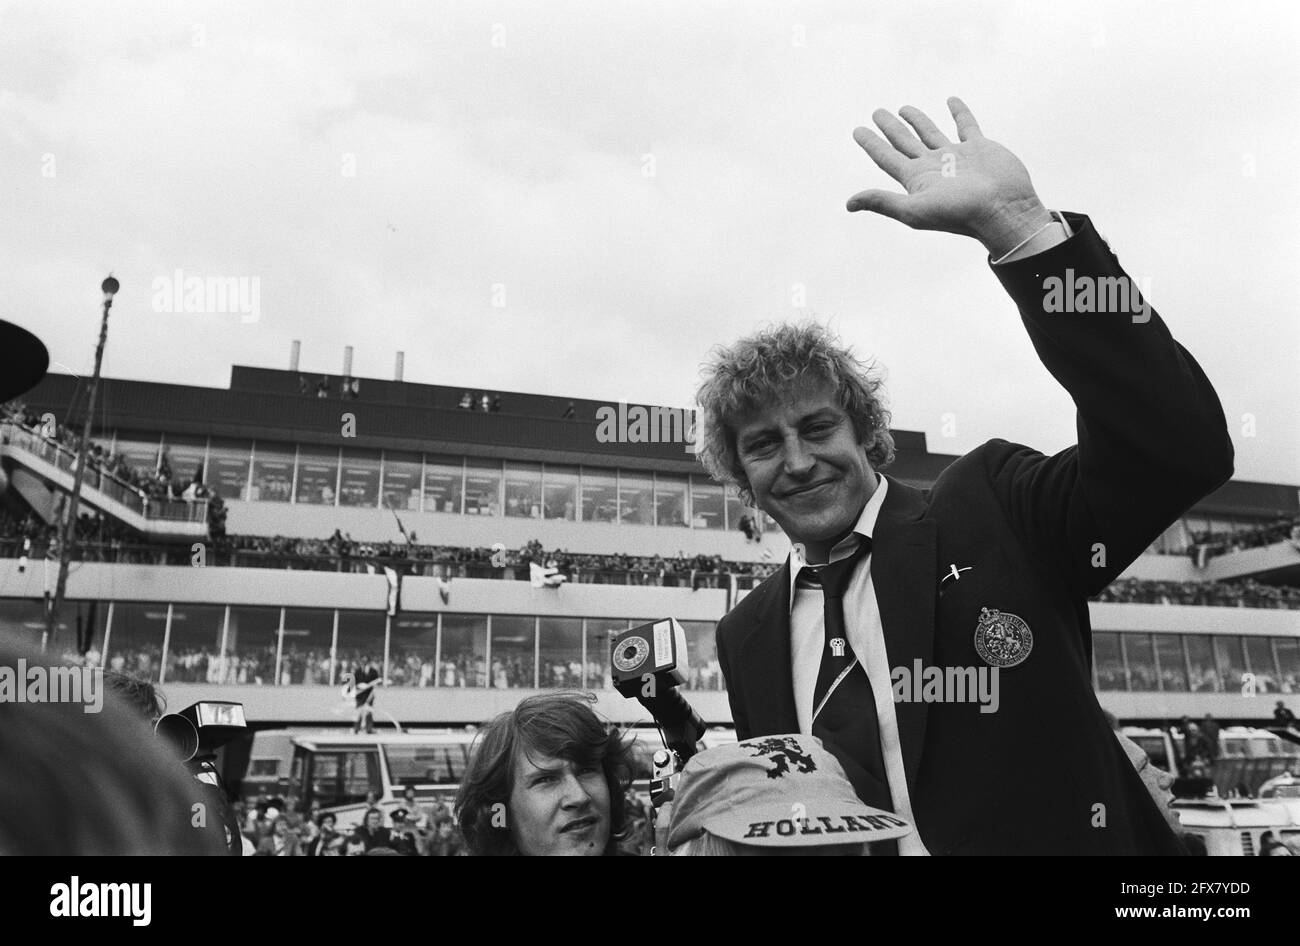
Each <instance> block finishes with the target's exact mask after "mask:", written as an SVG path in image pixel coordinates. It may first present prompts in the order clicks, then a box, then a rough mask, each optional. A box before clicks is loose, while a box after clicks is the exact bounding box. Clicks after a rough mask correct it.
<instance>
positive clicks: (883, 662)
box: [790, 474, 930, 856]
mask: <svg viewBox="0 0 1300 946" xmlns="http://www.w3.org/2000/svg"><path fill="white" fill-rule="evenodd" d="M877 476H878V479H879V481H880V485H879V486H877V487H876V491H875V492H874V493H872V494H871V499H869V500H868V501H867V504H866V506H864V507H863V508H862V515H860V516H858V521H857V524H856V525H854V527H853V535H850V536H847V537H845V538H844V539H843V540H842V541H840V542H839V543H838V544H837V545H836V546H835V547H834V548H833V549H831V561H832V562H837V561H839V560H840V559H843V558H848V557H849V556H850V555H852V554H853V550H854V549H856V548H857V546H858V542H859V539H858V538H857V537H858V536H865V537H867V538H870V537H871V533H872V531H873V530H874V529H875V527H876V517H877V516H878V515H879V514H880V507H881V506H882V505H883V504H884V502H885V494H886V493H887V492H888V490H889V481H888V480H886V479H885V478H884V477H883V476H879V474H877ZM873 555H874V553H873ZM873 555H868V556H867V557H866V558H864V559H863V560H862V564H861V565H860V566H858V568H857V570H856V571H855V572H854V573H853V577H852V578H851V579H850V580H849V585H848V587H847V588H846V589H845V591H844V626H845V630H846V631H847V633H848V638H849V646H850V647H852V648H853V653H854V654H856V655H857V657H858V661H859V662H860V663H861V664H862V667H863V669H864V670H866V672H867V679H868V680H870V681H871V690H872V693H873V694H874V695H875V698H876V719H877V721H878V722H879V725H880V747H881V749H882V751H883V753H884V757H885V774H886V775H887V777H888V778H889V794H890V796H891V797H892V798H893V801H894V813H895V814H897V815H898V816H899V817H900V818H906V819H907V820H908V821H910V822H911V823H912V824H913V825H915V824H916V819H915V818H914V817H913V816H912V801H911V798H910V796H909V795H908V792H907V774H906V771H905V769H904V768H903V749H902V743H901V742H900V741H899V738H898V719H897V717H896V716H895V715H894V698H893V694H894V688H893V681H892V680H891V678H890V668H889V655H888V653H887V652H886V649H885V631H884V628H883V626H882V625H881V623H880V605H879V603H878V602H877V601H876V588H875V585H874V583H873V582H872V579H871V560H872V558H873ZM807 564H808V563H807V562H806V561H805V560H804V548H803V546H802V545H800V544H798V543H796V544H795V546H794V548H793V550H792V551H791V552H790V661H791V668H790V669H791V670H792V671H793V676H794V704H795V710H796V712H797V713H798V716H799V732H801V733H803V734H805V735H812V718H813V692H814V690H815V689H816V688H817V674H818V672H819V671H820V669H821V662H822V648H824V647H825V646H826V612H825V607H824V603H823V598H822V592H821V589H820V588H799V587H798V586H797V585H796V584H795V579H796V578H797V577H798V575H799V570H800V569H801V568H804V567H805V566H806V565H807ZM898 853H899V854H901V855H913V856H915V855H922V856H925V855H928V854H929V853H930V852H929V851H927V850H926V849H925V845H924V844H922V843H921V837H920V834H919V833H918V832H916V831H913V832H912V833H911V834H909V835H907V836H906V837H903V838H900V839H899V841H898Z"/></svg>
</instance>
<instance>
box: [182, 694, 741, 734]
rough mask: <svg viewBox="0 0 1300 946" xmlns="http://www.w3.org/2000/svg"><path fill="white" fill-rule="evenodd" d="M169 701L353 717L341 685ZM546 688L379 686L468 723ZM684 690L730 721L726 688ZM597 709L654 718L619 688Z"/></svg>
mask: <svg viewBox="0 0 1300 946" xmlns="http://www.w3.org/2000/svg"><path fill="white" fill-rule="evenodd" d="M163 689H164V690H165V691H166V694H167V702H168V705H169V706H171V707H172V708H174V709H184V708H185V707H186V706H189V705H190V704H191V703H193V702H195V701H196V700H234V701H236V702H239V703H243V704H244V713H245V716H246V717H247V719H248V721H249V723H250V725H252V724H258V723H265V722H270V721H275V722H278V723H284V724H286V725H288V724H294V723H307V724H310V723H350V722H351V720H352V705H353V704H352V701H350V700H344V699H343V698H342V696H341V691H340V689H339V688H338V687H320V686H311V687H308V686H299V687H255V686H242V687H240V686H235V687H229V686H226V687H222V686H210V685H208V684H201V683H176V684H170V683H169V684H167V685H166V686H165V687H164V688H163ZM543 692H554V691H544V690H523V689H519V690H495V689H477V688H474V687H465V688H451V689H443V688H438V687H429V688H425V689H420V688H414V687H391V688H389V689H384V690H380V691H379V693H378V695H377V696H376V697H375V705H376V707H377V708H378V709H379V710H380V711H382V712H381V713H380V714H379V719H380V720H381V721H383V720H384V719H385V717H384V715H383V714H384V713H391V714H392V715H393V716H394V717H396V718H397V719H399V720H401V721H402V723H403V724H404V725H408V726H414V725H425V726H429V725H454V726H460V725H466V724H470V723H482V722H484V721H486V720H489V719H491V718H492V717H493V716H495V715H497V714H498V713H503V712H506V711H507V710H511V709H514V708H515V705H516V704H517V703H518V702H519V701H520V700H521V699H523V698H524V697H526V696H531V695H533V694H536V693H543ZM682 694H683V695H684V696H685V697H686V699H687V700H688V701H689V702H690V704H691V705H692V706H693V707H695V711H696V712H697V713H699V714H700V718H702V719H703V720H704V721H705V722H706V723H708V724H709V725H729V724H730V723H731V710H730V709H729V708H728V706H727V695H726V693H721V692H716V691H709V692H706V691H689V690H683V691H682ZM597 699H598V702H597V704H596V711H597V712H598V713H600V714H601V715H603V716H604V717H605V718H607V719H610V720H612V721H614V722H617V723H623V724H631V723H649V722H651V719H650V714H649V713H647V712H646V711H645V710H644V709H643V708H642V707H641V704H640V703H638V702H637V701H636V700H634V699H625V698H624V697H623V696H621V695H620V694H619V693H618V692H617V691H614V690H601V691H599V692H598V693H597Z"/></svg>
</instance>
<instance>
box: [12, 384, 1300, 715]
mask: <svg viewBox="0 0 1300 946" xmlns="http://www.w3.org/2000/svg"><path fill="white" fill-rule="evenodd" d="M22 400H23V402H24V405H25V407H26V410H27V411H28V416H29V417H31V416H32V415H35V416H36V417H37V418H38V419H39V421H38V423H37V426H36V429H31V428H28V427H24V426H23V425H21V424H16V423H12V422H10V423H6V424H5V425H4V427H3V437H2V438H0V439H2V440H3V443H2V445H0V465H2V467H3V473H4V476H3V481H2V484H0V485H3V488H4V492H3V494H2V495H3V498H4V502H5V504H6V507H7V509H8V514H9V515H10V516H13V517H21V516H27V515H31V516H34V517H35V518H36V519H39V520H44V521H46V522H49V521H51V520H52V519H53V518H54V517H55V516H56V515H57V513H58V510H59V509H60V508H61V504H62V502H63V500H64V498H65V497H66V496H67V495H68V494H69V492H70V491H71V488H72V480H73V468H74V465H75V455H74V454H73V452H72V451H71V450H69V449H67V448H66V447H63V446H60V445H59V444H58V443H57V442H56V441H57V435H56V434H53V430H54V425H58V426H60V427H63V426H66V427H67V428H70V429H73V430H77V431H79V430H80V429H81V426H82V424H84V420H85V401H86V392H85V383H84V381H81V380H79V379H77V378H75V377H72V376H67V375H59V374H51V375H49V376H47V377H46V378H45V379H44V380H43V381H42V382H41V383H40V384H39V385H38V386H37V387H36V388H35V389H34V390H32V391H31V392H29V393H28V394H27V395H26V396H25V397H24V398H23V399H22ZM484 407H486V410H485V409H484ZM635 407H636V406H634V405H633V406H626V407H621V406H620V405H618V404H609V403H601V402H596V401H589V400H579V399H569V398H565V397H552V396H542V395H534V394H526V393H514V392H506V391H489V392H483V391H465V390H462V389H459V388H451V387H444V386H438V385H426V384H415V383H409V382H406V381H403V380H400V376H399V380H394V381H382V380H375V379H369V378H366V379H355V378H351V377H346V376H342V375H326V376H321V375H317V374H311V375H304V374H301V373H299V371H297V370H296V369H291V370H270V369H265V368H254V367H244V366H236V367H234V368H233V369H232V372H231V379H230V386H229V388H226V389H217V388H207V387H197V386H188V385H176V384H161V383H154V382H145V381H133V380H122V379H105V380H104V381H102V382H101V385H100V390H99V403H98V405H97V407H96V410H95V417H94V418H93V432H94V433H93V436H94V439H95V441H96V442H97V443H98V444H99V445H100V446H101V447H102V449H103V451H104V455H105V456H107V455H108V453H115V454H117V455H119V456H120V457H122V458H123V460H124V461H125V462H126V464H127V465H129V466H130V467H132V468H134V469H135V470H137V471H144V473H145V474H146V475H149V474H151V473H153V472H155V471H158V470H159V469H164V470H165V471H169V472H170V475H171V477H172V478H173V479H174V480H179V481H180V482H182V483H184V482H188V481H190V480H193V479H197V480H201V481H202V482H203V483H204V484H205V485H206V487H207V488H208V490H210V491H211V493H212V494H214V495H215V496H218V497H220V499H221V501H222V504H223V505H224V510H225V531H226V533H227V535H228V536H229V537H230V538H232V539H235V540H238V541H235V542H234V543H233V545H228V544H226V543H222V542H215V541H213V539H212V538H211V537H210V535H209V521H208V520H209V509H208V506H209V501H207V500H204V499H203V498H197V499H179V498H159V497H150V496H147V495H144V494H143V493H141V492H140V491H139V490H138V489H135V488H134V487H132V486H131V485H130V484H129V483H126V482H124V481H123V479H122V478H121V477H120V476H110V475H108V474H107V473H105V472H103V471H102V470H100V469H95V470H92V471H91V472H90V473H89V474H88V475H87V477H86V480H85V484H84V486H83V489H82V497H81V503H82V507H81V508H82V510H83V511H86V512H89V513H92V514H95V515H97V516H99V517H100V518H101V519H102V520H104V521H107V522H110V523H111V524H112V525H113V528H114V530H116V533H115V534H116V535H117V537H115V538H113V539H112V540H111V541H104V542H101V543H99V544H98V545H95V544H94V543H90V544H84V545H85V547H83V548H79V549H78V550H77V552H76V554H75V555H74V562H73V565H72V569H71V573H70V577H69V581H68V593H67V600H66V603H65V605H64V608H63V609H62V614H61V624H60V627H59V628H58V629H57V631H56V638H55V641H54V642H53V645H52V649H53V650H56V651H58V652H59V653H62V652H64V651H66V650H71V649H73V648H74V647H75V648H76V649H79V650H81V651H82V652H88V653H90V654H91V656H92V658H93V659H97V660H99V661H100V662H101V663H102V664H103V665H104V666H111V667H118V668H122V669H125V670H129V671H132V672H137V673H142V674H147V675H149V676H150V677H151V678H152V679H153V680H155V681H156V682H158V683H159V684H161V688H162V690H163V692H164V693H165V695H166V698H167V701H168V703H169V705H170V706H172V707H173V708H179V707H183V706H186V705H188V704H189V703H191V702H193V701H194V700H197V699H222V700H236V701H239V702H242V703H243V704H244V705H245V707H246V712H247V716H248V719H249V722H250V724H252V725H255V726H259V727H271V726H286V725H287V726H298V725H321V724H324V725H339V726H341V725H347V724H349V723H350V722H351V709H350V706H351V704H350V703H349V702H348V701H347V700H346V699H344V698H343V697H342V696H341V693H340V689H341V687H342V684H343V681H344V676H345V674H346V673H347V672H348V671H349V670H350V669H351V668H352V667H353V666H355V665H356V664H357V663H358V662H359V661H361V660H363V659H365V658H367V657H373V658H374V659H375V660H376V662H378V663H380V664H381V665H382V668H383V669H382V674H383V677H384V679H385V680H386V686H384V687H383V688H382V689H381V690H380V692H379V694H378V698H377V707H378V709H379V710H380V711H381V713H380V718H381V720H382V719H383V718H384V717H385V716H389V715H391V716H392V717H393V718H396V719H398V720H400V721H401V722H402V723H403V724H405V725H416V726H443V725H451V726H459V725H465V724H472V723H479V722H481V721H483V720H484V719H486V718H488V717H490V716H492V715H494V714H495V713H497V712H500V711H502V710H505V709H509V708H511V707H513V706H514V705H515V703H516V702H517V701H518V700H519V699H520V698H521V697H522V696H524V695H526V694H529V693H533V692H537V691H538V690H544V689H550V688H561V687H562V688H573V689H586V690H593V691H595V692H596V693H597V694H598V698H599V705H598V709H599V711H600V712H602V713H603V714H605V715H606V716H608V717H609V718H611V719H615V720H619V721H623V722H634V721H642V722H644V721H646V720H647V719H648V717H646V716H645V714H644V712H643V711H642V710H641V708H640V707H639V705H637V704H636V703H635V701H632V700H626V699H624V698H623V697H621V696H620V695H619V694H618V693H616V692H615V691H614V690H613V689H612V688H611V687H610V686H609V677H608V667H607V664H608V651H609V635H610V633H611V631H613V630H621V629H625V628H627V627H629V626H631V625H633V624H636V623H642V622H646V621H649V620H654V619H659V618H664V617H673V618H676V619H677V620H678V621H680V622H681V624H682V625H683V627H684V628H685V630H686V634H687V651H688V654H687V656H688V659H689V669H688V670H687V671H686V677H687V681H686V684H685V695H686V696H687V698H688V699H689V700H690V701H691V703H692V704H693V705H694V706H695V708H696V709H697V710H698V711H699V713H700V714H701V716H703V718H704V719H705V720H706V721H707V722H709V723H710V724H719V725H726V724H729V723H730V713H729V710H728V706H727V699H726V693H725V690H724V685H725V684H724V681H723V680H722V678H721V674H720V672H719V670H718V663H717V660H716V654H715V651H714V643H713V635H714V628H715V625H716V622H717V621H718V619H719V618H720V617H721V616H722V615H723V614H725V613H726V611H727V610H728V608H729V607H730V606H731V604H733V603H734V602H735V600H737V599H738V597H739V596H740V595H743V594H744V593H745V591H746V590H747V589H748V588H749V587H752V585H753V584H754V582H755V581H757V580H758V579H757V578H756V577H754V574H753V573H757V574H763V573H766V572H767V571H770V570H771V569H772V568H774V567H775V566H778V565H779V564H780V563H781V562H782V561H783V559H784V558H785V556H786V555H787V553H788V551H789V544H788V542H787V541H786V540H785V538H784V537H783V535H782V534H781V532H780V531H779V530H778V529H777V528H776V527H775V526H774V525H773V524H772V523H771V522H770V521H768V520H766V519H765V518H764V517H763V516H761V515H759V514H757V512H756V511H755V510H752V509H746V508H745V507H744V506H743V505H742V504H741V502H740V501H739V500H738V499H736V498H735V497H734V496H730V495H727V494H724V491H723V489H722V488H721V487H720V486H718V485H717V484H715V483H713V482H712V481H711V480H710V479H709V478H708V476H707V475H705V474H704V472H703V469H702V467H701V466H700V465H699V463H698V461H697V460H696V459H695V457H694V455H693V453H692V452H691V449H690V446H689V444H688V443H685V442H683V441H684V439H686V438H683V437H681V436H679V435H678V434H677V433H676V432H675V431H672V430H670V429H669V424H668V418H670V416H671V415H672V412H671V411H660V412H658V413H654V412H651V411H646V412H645V414H646V416H651V417H652V418H660V417H661V418H663V419H664V422H663V424H662V425H660V424H658V423H656V424H655V425H654V427H655V431H654V432H653V433H652V432H650V431H648V430H644V431H642V432H641V433H640V434H639V435H637V434H631V435H629V433H630V430H629V429H625V427H626V426H627V425H622V426H620V427H619V432H620V434H622V436H612V437H611V436H609V435H608V434H609V428H608V425H606V426H605V427H604V428H602V423H601V419H602V418H604V419H606V420H607V419H608V418H609V417H610V416H611V411H612V412H613V414H614V415H618V412H619V411H620V410H622V411H624V412H625V414H626V416H629V417H636V416H637V412H636V411H635V409H634V408H635ZM661 426H662V429H661ZM44 434H52V436H45V435H44ZM647 434H648V436H647ZM655 434H659V435H658V436H656V435H655ZM894 437H895V441H896V445H897V460H896V461H895V462H894V464H893V465H892V466H891V467H889V468H888V469H887V470H886V472H887V473H888V474H889V475H891V476H893V477H895V478H896V479H899V480H902V481H904V482H906V483H909V484H911V485H914V486H918V487H922V488H924V487H926V486H928V485H929V484H930V483H932V482H933V481H934V480H935V478H936V477H937V476H938V475H939V474H940V473H941V472H942V471H943V469H944V468H945V467H946V466H947V465H948V464H949V463H950V462H952V461H953V460H954V459H956V457H955V456H953V455H950V454H945V453H941V452H932V451H931V450H930V448H929V445H928V444H927V442H926V437H925V435H924V434H922V433H917V432H912V431H904V430H896V431H894ZM1298 492H1300V491H1298V490H1297V488H1296V487H1295V486H1294V485H1291V484H1270V483H1254V482H1241V481H1232V482H1229V483H1228V484H1226V485H1225V486H1223V487H1222V488H1220V489H1219V490H1218V491H1216V492H1215V493H1214V494H1213V495H1211V496H1209V497H1207V498H1206V499H1205V500H1203V501H1202V502H1200V503H1198V504H1197V505H1196V506H1195V507H1194V508H1193V509H1191V510H1190V511H1189V512H1188V513H1187V515H1186V516H1185V517H1184V519H1183V520H1182V521H1180V522H1179V523H1176V524H1175V525H1174V526H1173V527H1172V528H1170V529H1169V530H1168V531H1167V532H1166V533H1165V534H1164V535H1163V536H1161V537H1160V538H1159V539H1158V540H1157V542H1156V543H1155V544H1154V545H1153V546H1152V548H1151V549H1150V550H1149V552H1148V554H1146V555H1143V556H1142V557H1141V558H1140V559H1139V560H1138V561H1136V562H1135V563H1133V565H1132V566H1130V568H1129V569H1128V571H1127V572H1126V573H1125V576H1124V577H1126V578H1137V579H1143V580H1148V581H1159V582H1190V581H1198V582H1203V581H1215V582H1230V581H1231V582H1236V581H1242V580H1245V579H1254V580H1255V581H1258V582H1261V583H1264V584H1267V585H1274V586H1300V547H1298V545H1297V543H1296V542H1295V541H1293V540H1291V539H1290V538H1283V539H1279V540H1278V541H1275V542H1270V543H1268V544H1265V545H1262V546H1260V547H1253V548H1248V549H1243V550H1240V551H1229V552H1227V553H1226V554H1221V555H1216V556H1214V557H1212V558H1209V559H1208V561H1205V562H1197V561H1195V560H1194V556H1192V555H1190V554H1187V553H1188V549H1189V547H1190V543H1191V536H1192V535H1193V534H1194V533H1200V532H1205V531H1213V532H1223V531H1229V530H1233V529H1248V528H1253V527H1256V526H1261V525H1267V524H1270V523H1274V522H1276V521H1278V520H1279V519H1290V520H1293V521H1294V520H1295V518H1296V516H1297V514H1300V504H1298V502H1297V495H1298ZM743 529H748V531H749V535H747V534H746V531H742V530H743ZM336 533H337V534H338V536H339V537H340V539H348V540H350V545H349V546H348V548H349V550H350V551H349V554H348V555H346V556H337V555H334V554H333V553H332V551H331V550H332V549H333V550H336V549H337V548H338V546H330V545H329V544H328V542H329V540H330V538H331V537H332V536H335V535H336ZM123 535H125V536H128V538H125V539H123V538H122V537H121V536H123ZM254 538H256V539H257V541H253V539H254ZM291 540H300V541H299V543H298V545H297V548H296V550H295V549H294V546H293V545H292V543H291ZM528 543H540V547H541V548H542V549H544V550H546V551H547V552H548V553H550V552H554V551H555V550H564V551H565V552H567V553H573V554H575V555H581V556H615V555H625V556H629V557H631V558H632V559H633V560H634V561H633V563H631V564H627V565H626V567H624V568H622V569H619V570H617V571H609V570H608V569H602V568H593V567H589V566H580V567H578V568H577V570H576V571H575V572H573V573H572V574H571V575H570V580H568V581H566V582H564V583H562V584H559V585H558V586H552V585H550V584H545V583H544V584H543V585H542V586H541V587H538V586H537V585H536V584H535V583H534V582H532V581H530V580H528V579H529V574H530V570H529V568H528V566H527V565H524V564H521V563H520V562H519V560H518V558H517V556H516V554H515V553H516V550H518V549H520V548H521V547H522V546H524V545H526V544H528ZM0 546H2V547H3V551H2V555H3V557H0V627H3V628H5V629H8V630H10V631H13V632H16V633H18V634H20V635H25V636H27V637H28V638H29V639H30V640H31V641H32V642H33V643H35V644H37V645H39V644H40V643H41V640H42V632H43V630H44V620H43V617H42V615H43V597H44V595H45V593H46V591H47V589H49V588H51V587H52V582H53V579H52V574H53V565H52V564H51V563H49V562H48V561H45V560H43V558H44V552H43V550H41V549H40V548H39V544H38V546H37V547H34V548H31V549H28V550H27V551H28V552H29V555H28V556H27V557H23V552H24V549H23V543H22V540H21V538H19V537H17V536H13V535H11V536H10V537H8V538H6V539H4V540H3V542H2V543H0ZM431 546H437V547H440V548H442V549H444V550H445V549H460V550H464V553H463V554H459V555H450V556H448V555H447V554H442V555H441V556H439V555H434V554H432V553H427V552H421V551H419V550H422V549H427V548H428V547H431ZM493 547H496V548H497V549H498V554H497V555H496V556H490V555H489V554H488V553H487V552H484V551H482V550H490V549H492V548H493ZM303 548H307V549H309V551H308V553H307V554H303V552H302V550H303ZM411 549H415V550H416V551H415V552H414V553H411V551H410V550H411ZM500 549H504V550H507V551H508V553H509V554H508V555H507V554H505V553H501V552H499V550H500ZM471 550H479V551H477V552H473V551H471ZM313 552H315V553H320V554H313ZM326 553H329V554H326ZM654 556H659V557H660V558H661V559H663V560H666V561H667V562H669V563H671V562H675V561H680V560H686V561H687V562H697V561H699V559H698V557H701V556H702V557H705V558H709V559H714V558H718V557H720V559H721V560H723V561H725V562H727V563H732V565H731V566H729V568H728V571H727V572H723V573H719V572H717V571H709V570H708V569H707V568H705V567H699V568H694V567H691V566H690V565H686V566H678V567H672V566H671V565H668V566H665V565H662V564H660V563H659V562H658V561H657V560H654ZM385 565H389V566H391V567H393V568H394V570H395V571H397V572H400V573H401V575H402V579H401V589H400V606H399V607H396V608H394V607H393V604H394V602H393V601H391V600H390V580H389V578H388V577H387V576H386V575H385V573H384V566H385ZM736 572H740V573H741V574H739V575H738V576H737V575H736V574H735V573H736ZM509 579H515V580H509ZM1090 609H1091V616H1092V626H1093V629H1094V667H1093V672H1094V675H1095V685H1096V687H1097V689H1098V691H1099V695H1100V697H1101V700H1102V703H1103V705H1104V706H1105V707H1106V708H1108V709H1110V710H1111V711H1112V712H1114V713H1115V714H1116V715H1117V716H1118V717H1120V718H1121V719H1122V720H1124V721H1126V722H1128V721H1132V722H1141V721H1155V720H1168V719H1171V718H1174V719H1176V718H1178V717H1181V716H1183V715H1191V716H1193V717H1198V718H1199V717H1200V716H1203V715H1204V714H1205V713H1207V712H1210V713H1213V714H1214V715H1215V716H1216V717H1218V718H1220V719H1223V720H1235V721H1241V722H1247V721H1255V722H1260V721H1264V720H1267V719H1269V718H1270V716H1271V713H1272V708H1273V705H1274V703H1275V702H1276V700H1277V699H1287V697H1288V695H1290V696H1292V697H1294V702H1300V610H1288V609H1286V608H1280V607H1276V608H1275V607H1245V606H1240V605H1234V606H1222V605H1218V606H1216V605H1213V604H1199V605H1192V604H1158V603H1118V602H1106V601H1095V602H1092V603H1091V604H1090ZM390 612H395V613H390ZM1298 708H1300V707H1298Z"/></svg>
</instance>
